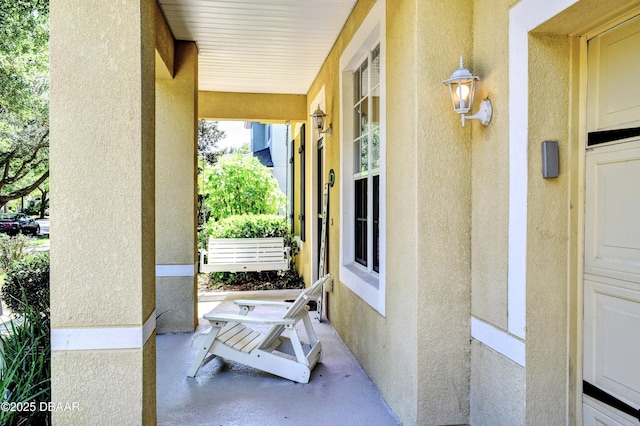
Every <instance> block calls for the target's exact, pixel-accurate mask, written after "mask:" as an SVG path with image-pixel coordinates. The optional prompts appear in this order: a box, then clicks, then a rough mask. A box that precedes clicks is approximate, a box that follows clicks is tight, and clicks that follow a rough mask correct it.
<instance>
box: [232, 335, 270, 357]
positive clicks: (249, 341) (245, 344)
mask: <svg viewBox="0 0 640 426" xmlns="http://www.w3.org/2000/svg"><path fill="white" fill-rule="evenodd" d="M262 339H263V336H262V333H258V332H257V331H251V334H249V335H247V336H246V337H245V338H244V339H242V340H240V341H239V342H238V343H236V344H235V345H234V346H233V348H234V349H235V350H238V351H241V352H244V353H249V352H251V351H252V350H253V348H255V347H257V346H258V344H260V342H262Z"/></svg>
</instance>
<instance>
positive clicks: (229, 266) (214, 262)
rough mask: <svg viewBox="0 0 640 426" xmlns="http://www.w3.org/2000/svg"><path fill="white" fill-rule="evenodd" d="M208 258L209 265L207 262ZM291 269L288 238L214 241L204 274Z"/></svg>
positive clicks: (219, 239) (224, 239) (222, 239)
mask: <svg viewBox="0 0 640 426" xmlns="http://www.w3.org/2000/svg"><path fill="white" fill-rule="evenodd" d="M205 258H206V261H205ZM287 269H289V255H288V248H287V249H285V247H284V238H281V237H273V238H211V239H210V240H209V248H208V251H207V252H206V255H202V256H201V262H200V270H201V271H202V272H241V271H271V270H287Z"/></svg>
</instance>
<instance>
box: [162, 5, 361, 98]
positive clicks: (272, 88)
mask: <svg viewBox="0 0 640 426" xmlns="http://www.w3.org/2000/svg"><path fill="white" fill-rule="evenodd" d="M356 2H357V0H224V1H223V0H159V2H158V3H159V4H160V7H161V9H162V11H163V12H164V14H165V17H166V19H167V21H168V23H169V27H170V28H171V31H172V32H173V35H174V37H175V38H176V40H189V41H195V42H196V43H197V46H198V55H199V57H198V63H199V69H198V75H199V84H198V87H199V90H206V91H221V92H246V93H286V94H306V93H307V91H308V90H309V87H310V86H311V83H312V82H313V79H314V78H315V76H316V75H317V74H318V71H319V70H320V67H321V66H322V64H323V62H324V60H325V59H326V57H327V55H328V54H329V51H330V50H331V48H332V47H333V44H334V43H335V41H336V39H337V38H338V35H339V34H340V31H341V30H342V27H343V26H344V24H345V22H346V20H347V18H348V17H349V14H350V13H351V10H352V9H353V6H354V5H355V3H356Z"/></svg>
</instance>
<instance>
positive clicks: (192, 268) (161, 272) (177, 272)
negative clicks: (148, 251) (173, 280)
mask: <svg viewBox="0 0 640 426" xmlns="http://www.w3.org/2000/svg"><path fill="white" fill-rule="evenodd" d="M197 273H198V263H194V264H193V265H156V277H195V276H196V275H197Z"/></svg>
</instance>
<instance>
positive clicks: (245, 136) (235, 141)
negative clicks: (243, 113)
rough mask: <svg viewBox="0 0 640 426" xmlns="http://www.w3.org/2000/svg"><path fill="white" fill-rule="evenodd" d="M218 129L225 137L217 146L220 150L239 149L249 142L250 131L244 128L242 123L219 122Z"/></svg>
mask: <svg viewBox="0 0 640 426" xmlns="http://www.w3.org/2000/svg"><path fill="white" fill-rule="evenodd" d="M218 129H220V130H224V133H225V134H226V135H227V136H226V137H225V138H224V139H222V140H221V141H220V142H219V144H218V145H219V146H220V147H221V148H223V147H231V146H233V147H239V146H241V145H243V144H245V143H247V144H248V143H249V141H250V140H251V131H250V130H249V129H245V128H244V121H219V122H218Z"/></svg>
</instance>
